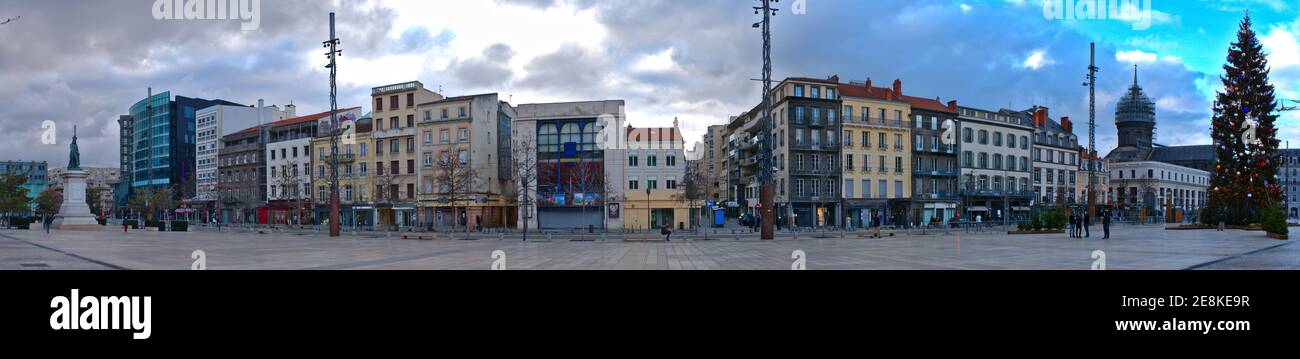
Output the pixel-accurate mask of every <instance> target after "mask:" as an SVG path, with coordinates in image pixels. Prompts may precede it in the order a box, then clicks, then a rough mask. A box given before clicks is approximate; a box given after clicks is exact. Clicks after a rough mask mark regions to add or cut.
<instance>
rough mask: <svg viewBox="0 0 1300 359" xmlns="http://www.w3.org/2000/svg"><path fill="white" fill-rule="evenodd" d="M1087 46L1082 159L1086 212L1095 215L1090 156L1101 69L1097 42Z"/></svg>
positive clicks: (1093, 149)
mask: <svg viewBox="0 0 1300 359" xmlns="http://www.w3.org/2000/svg"><path fill="white" fill-rule="evenodd" d="M1088 48H1089V54H1088V84H1087V85H1088V153H1087V155H1088V156H1089V159H1088V160H1086V161H1084V163H1087V166H1088V168H1087V170H1088V198H1087V199H1086V201H1088V203H1087V206H1088V208H1087V211H1088V212H1087V213H1088V214H1089V215H1092V216H1094V217H1095V216H1096V215H1097V212H1096V211H1097V194H1096V193H1094V191H1095V190H1096V187H1094V186H1093V182H1095V181H1096V179H1095V177H1097V172H1096V170H1097V167H1096V166H1097V163H1096V161H1094V160H1093V159H1092V158H1091V157H1092V156H1094V155H1096V154H1097V71H1099V70H1101V68H1099V67H1097V43H1095V42H1094V43H1090V44H1089V45H1088Z"/></svg>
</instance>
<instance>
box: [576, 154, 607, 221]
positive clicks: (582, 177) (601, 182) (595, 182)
mask: <svg viewBox="0 0 1300 359" xmlns="http://www.w3.org/2000/svg"><path fill="white" fill-rule="evenodd" d="M597 163H598V162H595V161H592V162H588V161H581V162H578V165H577V171H576V173H575V176H572V177H570V181H569V188H571V189H574V190H577V192H576V193H574V198H573V200H574V202H575V204H580V205H581V207H582V221H583V224H588V223H587V206H588V205H589V204H590V203H587V201H585V199H586V198H585V197H587V196H593V195H595V194H597V193H603V192H605V190H606V188H605V168H604V166H596V165H595V164H597ZM578 195H582V197H584V198H578ZM579 200H583V201H582V202H581V203H579V202H578V201H579ZM598 203H602V202H598ZM601 217H604V216H603V215H602V216H601ZM602 221H603V220H602Z"/></svg>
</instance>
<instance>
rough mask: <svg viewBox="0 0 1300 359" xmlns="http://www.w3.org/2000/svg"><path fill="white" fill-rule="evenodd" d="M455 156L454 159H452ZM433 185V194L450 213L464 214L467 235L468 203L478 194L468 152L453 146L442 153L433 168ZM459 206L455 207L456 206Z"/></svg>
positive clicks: (476, 172) (468, 222)
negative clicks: (462, 212) (447, 206)
mask: <svg viewBox="0 0 1300 359" xmlns="http://www.w3.org/2000/svg"><path fill="white" fill-rule="evenodd" d="M452 156H455V157H452ZM433 183H434V186H437V188H436V189H435V191H434V193H437V194H438V195H440V196H442V199H443V200H446V201H447V203H448V204H450V205H451V208H452V212H455V211H456V210H457V209H459V210H462V211H464V213H465V232H466V233H469V224H470V221H471V219H470V218H469V202H470V201H474V200H475V198H474V195H475V194H477V193H478V191H476V190H475V186H476V185H478V171H475V170H474V166H472V165H470V158H469V150H468V149H466V148H465V147H462V146H461V145H454V146H452V147H451V149H450V152H443V153H442V154H441V155H440V158H439V159H438V164H437V166H436V167H434V172H433ZM458 204H459V205H461V206H457V205H458Z"/></svg>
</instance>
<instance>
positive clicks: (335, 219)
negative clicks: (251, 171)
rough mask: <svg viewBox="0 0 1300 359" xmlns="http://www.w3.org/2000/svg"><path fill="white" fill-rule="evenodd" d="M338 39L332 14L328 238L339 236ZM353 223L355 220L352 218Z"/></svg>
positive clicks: (340, 54)
mask: <svg viewBox="0 0 1300 359" xmlns="http://www.w3.org/2000/svg"><path fill="white" fill-rule="evenodd" d="M339 44H340V42H339V38H338V36H335V35H334V13H332V12H331V13H330V39H329V40H328V41H325V47H326V48H329V49H330V52H328V53H326V54H325V57H328V58H329V59H330V64H329V65H326V66H325V67H326V68H328V69H330V127H329V131H330V134H329V135H330V161H329V163H330V178H329V180H330V217H329V221H330V237H338V236H339V86H338V75H339V67H338V61H337V58H338V57H339V56H343V50H339V49H338V47H339ZM353 220H354V221H355V220H356V219H355V218H353Z"/></svg>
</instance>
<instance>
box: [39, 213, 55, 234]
mask: <svg viewBox="0 0 1300 359" xmlns="http://www.w3.org/2000/svg"><path fill="white" fill-rule="evenodd" d="M50 222H53V221H52V220H50V214H49V213H46V214H45V215H42V216H41V225H42V226H44V227H45V234H50Z"/></svg>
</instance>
